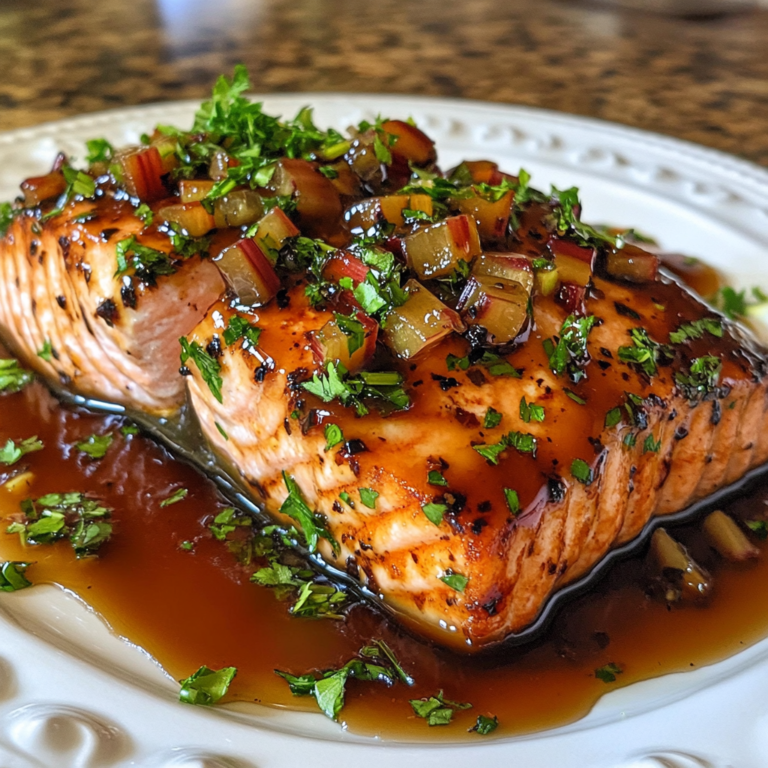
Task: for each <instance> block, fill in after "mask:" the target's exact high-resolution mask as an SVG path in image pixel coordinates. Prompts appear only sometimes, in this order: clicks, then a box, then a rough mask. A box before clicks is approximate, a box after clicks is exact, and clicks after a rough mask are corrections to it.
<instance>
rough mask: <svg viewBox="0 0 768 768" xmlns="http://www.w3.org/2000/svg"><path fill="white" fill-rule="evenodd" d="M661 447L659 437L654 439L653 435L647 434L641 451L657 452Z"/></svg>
mask: <svg viewBox="0 0 768 768" xmlns="http://www.w3.org/2000/svg"><path fill="white" fill-rule="evenodd" d="M660 448H661V438H659V439H658V440H655V439H654V437H653V435H652V434H651V435H648V437H646V438H645V441H644V442H643V453H658V452H659V449H660Z"/></svg>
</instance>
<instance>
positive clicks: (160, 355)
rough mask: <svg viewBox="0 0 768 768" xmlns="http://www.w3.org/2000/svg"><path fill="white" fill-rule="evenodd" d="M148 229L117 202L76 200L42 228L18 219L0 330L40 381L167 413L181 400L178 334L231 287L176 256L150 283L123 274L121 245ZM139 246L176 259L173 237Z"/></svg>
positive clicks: (6, 256)
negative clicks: (165, 271) (166, 270)
mask: <svg viewBox="0 0 768 768" xmlns="http://www.w3.org/2000/svg"><path fill="white" fill-rule="evenodd" d="M91 211H92V212H93V213H92V214H91V215H90V216H89V217H88V218H87V220H86V221H78V220H77V217H78V216H80V217H82V218H86V217H85V216H84V214H88V212H91ZM142 227H143V225H142V222H141V221H140V220H139V219H138V218H137V217H136V216H135V215H134V208H133V206H131V205H130V204H129V203H127V202H122V203H121V202H117V201H102V202H99V203H98V204H97V205H96V206H94V205H93V204H92V203H78V204H74V205H72V206H69V207H68V208H67V209H66V211H65V212H63V213H61V214H60V215H58V216H55V217H52V218H51V219H49V220H47V221H42V222H40V221H38V220H37V219H36V218H35V217H32V216H19V217H17V218H16V219H15V221H14V222H13V224H12V225H11V227H10V228H9V231H8V232H7V234H6V236H5V238H3V239H2V240H0V329H1V330H2V333H3V338H4V339H5V340H6V342H7V343H8V344H9V345H10V346H11V347H12V349H13V350H14V351H15V352H16V353H17V354H19V355H20V356H21V357H23V358H24V360H25V361H26V363H27V364H28V365H30V366H32V367H33V368H34V369H35V370H36V371H37V372H38V373H40V374H42V375H43V376H45V377H47V378H49V379H51V380H54V381H57V382H59V383H60V384H62V385H64V386H67V387H70V388H71V389H72V390H73V391H75V392H78V393H80V394H84V395H88V396H91V397H95V398H97V399H100V400H106V401H108V402H113V403H119V404H121V405H129V406H131V407H133V408H137V409H139V410H141V411H146V412H148V413H154V414H168V413H170V412H173V411H174V410H176V409H178V408H179V406H180V405H181V404H182V402H183V400H184V382H183V379H181V378H180V377H179V376H178V367H179V362H178V361H179V358H178V349H179V346H178V338H179V336H181V335H183V334H185V333H188V332H189V331H190V330H191V329H192V328H193V327H194V326H195V325H196V324H197V322H199V320H200V319H201V318H202V316H203V313H204V312H205V310H206V309H208V307H209V306H210V305H211V304H212V303H213V302H214V301H215V300H216V299H217V298H218V297H219V295H220V294H221V293H222V291H223V290H224V282H223V280H222V278H221V275H220V273H219V271H218V270H217V269H216V267H215V266H214V265H213V264H211V262H210V261H208V260H205V259H201V258H200V257H198V256H195V257H192V258H190V259H186V260H182V259H180V258H177V259H174V263H175V265H176V266H175V268H174V271H173V273H172V274H167V275H166V274H164V275H158V276H157V279H156V280H153V281H149V282H145V281H141V280H137V279H135V277H132V276H131V275H125V276H123V277H121V278H116V276H115V272H116V269H117V254H116V247H117V243H119V242H121V241H123V240H126V239H127V238H130V237H131V236H134V235H136V234H137V233H138V232H139V231H140V230H141V229H142ZM142 243H143V244H144V245H145V246H147V247H151V248H153V249H156V250H158V251H160V252H162V253H166V254H171V255H173V249H172V247H171V243H170V241H169V239H168V237H166V236H163V235H160V234H156V233H155V234H152V235H149V236H147V235H144V236H142ZM40 353H42V355H41V354H40Z"/></svg>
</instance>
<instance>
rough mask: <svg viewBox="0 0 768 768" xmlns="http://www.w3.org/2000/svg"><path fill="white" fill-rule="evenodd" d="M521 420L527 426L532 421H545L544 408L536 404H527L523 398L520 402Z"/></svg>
mask: <svg viewBox="0 0 768 768" xmlns="http://www.w3.org/2000/svg"><path fill="white" fill-rule="evenodd" d="M520 418H521V419H522V420H523V421H524V422H525V423H526V424H528V423H529V422H531V421H544V408H543V406H541V405H536V404H535V403H527V402H526V400H525V396H523V397H522V398H521V400H520Z"/></svg>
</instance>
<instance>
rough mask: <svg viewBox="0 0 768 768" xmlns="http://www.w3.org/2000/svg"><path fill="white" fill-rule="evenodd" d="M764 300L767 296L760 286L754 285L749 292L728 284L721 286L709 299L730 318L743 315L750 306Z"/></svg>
mask: <svg viewBox="0 0 768 768" xmlns="http://www.w3.org/2000/svg"><path fill="white" fill-rule="evenodd" d="M766 301H768V296H766V295H765V294H764V293H763V291H761V290H760V288H757V287H754V288H752V289H751V291H749V292H748V291H747V289H746V288H745V289H743V290H741V291H736V290H735V289H733V288H731V286H729V285H726V286H724V287H723V288H721V289H720V290H719V291H718V292H717V293H716V294H715V295H714V296H713V297H712V298H711V299H710V303H711V304H712V305H713V306H715V307H716V308H717V309H719V310H720V311H721V312H722V313H723V314H724V315H725V316H726V317H727V318H729V319H731V320H738V319H739V318H740V317H744V316H745V315H746V314H747V313H748V312H749V308H750V307H754V306H757V305H758V304H764V303H765V302H766Z"/></svg>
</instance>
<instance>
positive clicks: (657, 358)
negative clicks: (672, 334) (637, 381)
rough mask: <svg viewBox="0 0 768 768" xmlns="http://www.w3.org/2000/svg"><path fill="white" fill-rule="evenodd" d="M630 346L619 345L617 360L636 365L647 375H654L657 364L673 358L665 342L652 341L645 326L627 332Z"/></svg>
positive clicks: (667, 361)
mask: <svg viewBox="0 0 768 768" xmlns="http://www.w3.org/2000/svg"><path fill="white" fill-rule="evenodd" d="M629 335H630V337H631V338H632V346H624V347H619V349H618V357H619V360H621V362H623V363H627V364H628V365H634V366H637V367H638V368H639V369H640V370H642V371H643V372H644V373H645V374H647V375H648V376H654V375H655V374H656V372H657V371H658V365H659V364H664V363H669V362H670V361H671V360H672V359H673V358H674V352H673V351H672V349H671V348H670V347H669V346H667V345H666V344H659V343H658V342H656V341H654V340H653V339H652V338H651V337H650V336H649V335H648V331H646V330H645V328H633V329H632V330H631V331H630V332H629Z"/></svg>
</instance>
